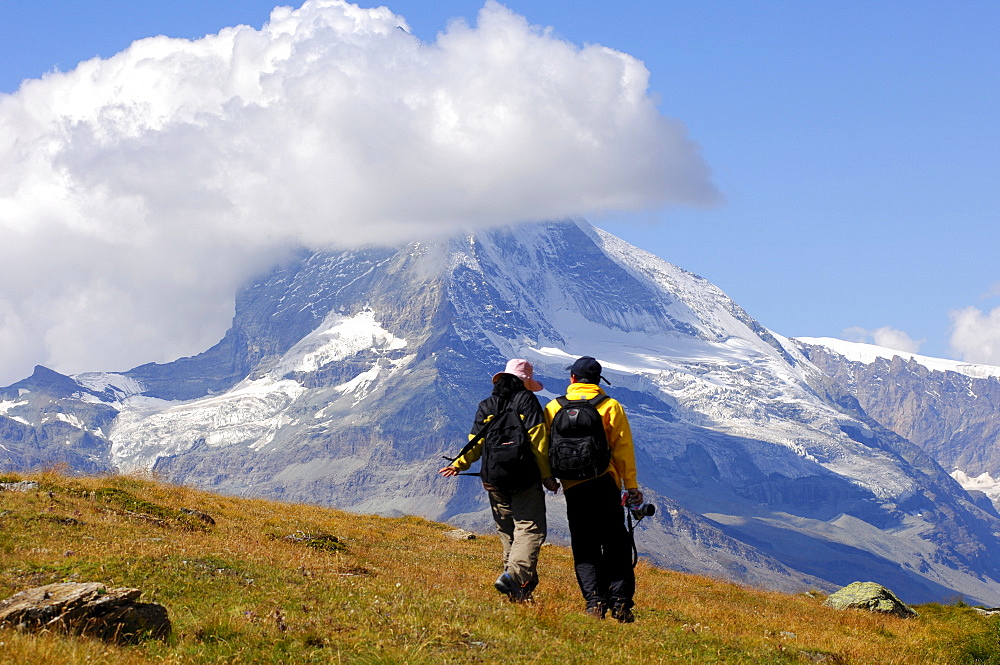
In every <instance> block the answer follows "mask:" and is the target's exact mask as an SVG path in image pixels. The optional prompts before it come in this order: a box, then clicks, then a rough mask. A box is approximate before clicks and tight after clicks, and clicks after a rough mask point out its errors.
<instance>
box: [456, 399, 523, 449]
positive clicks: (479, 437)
mask: <svg viewBox="0 0 1000 665" xmlns="http://www.w3.org/2000/svg"><path fill="white" fill-rule="evenodd" d="M513 410H514V405H513V404H511V405H509V406H508V407H507V408H506V409H503V410H501V411H500V413H498V414H496V415H495V416H493V417H492V418H491V419H490V420H488V421H487V422H486V426H485V427H483V428H482V429H481V430H479V433H478V434H476V435H475V436H474V437H472V438H471V439H469V442H468V443H467V444H465V446H464V447H463V448H462V450H461V451H460V452H459V453H458V455H457V456H455V457H445V459H446V460H448V461H449V462H454V461H455V460H457V459H458V458H459V457H461V456H462V455H464V454H465V453H467V452H469V451H470V450H472V448H473V447H474V446H475V445H476V444H477V443H479V442H480V441H481V440H482V439H483V437H484V436H486V433H487V432H489V431H490V428H491V427H493V425H495V424H496V422H497V421H498V420H500V416H503V415H505V414H507V412H508V411H513Z"/></svg>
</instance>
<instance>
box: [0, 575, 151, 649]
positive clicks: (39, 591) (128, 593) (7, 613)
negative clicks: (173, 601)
mask: <svg viewBox="0 0 1000 665" xmlns="http://www.w3.org/2000/svg"><path fill="white" fill-rule="evenodd" d="M141 594H142V592H141V591H140V590H139V589H124V588H123V589H110V590H109V589H107V588H105V586H104V585H103V584H100V583H98V582H85V583H76V582H66V583H61V584H49V585H46V586H42V587H37V588H34V589H28V590H27V591H22V592H20V593H17V594H14V595H13V596H11V597H10V598H8V599H7V600H4V601H3V602H0V626H4V625H5V626H11V627H13V628H17V629H18V630H25V631H29V632H37V631H40V630H63V631H66V632H68V633H74V634H77V635H86V636H88V637H98V638H101V639H104V640H108V641H113V642H118V643H131V642H136V641H140V640H143V639H147V638H165V637H167V636H168V635H169V634H170V619H169V618H168V617H167V610H166V608H164V607H163V606H162V605H159V604H157V603H138V602H136V601H137V600H138V598H139V596H140V595H141Z"/></svg>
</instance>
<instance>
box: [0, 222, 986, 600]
mask: <svg viewBox="0 0 1000 665" xmlns="http://www.w3.org/2000/svg"><path fill="white" fill-rule="evenodd" d="M579 355H593V356H595V357H597V358H599V359H600V360H601V361H602V363H603V364H604V366H605V376H607V377H608V378H609V379H610V381H611V383H612V387H610V388H609V389H608V391H609V393H610V394H611V395H612V396H614V397H615V398H617V399H618V400H619V401H621V402H622V403H623V404H624V405H625V408H626V410H627V411H628V413H629V415H630V419H631V421H632V427H633V431H634V433H635V437H636V447H637V455H638V462H639V468H640V473H639V480H640V483H641V484H642V485H643V487H644V488H645V489H646V490H648V494H649V496H650V497H651V498H652V499H653V500H654V501H655V502H656V503H657V504H658V505H659V506H660V508H661V510H660V512H659V513H658V514H657V517H656V519H651V520H645V521H644V522H643V524H642V530H641V532H640V533H639V534H637V541H638V545H639V547H640V551H641V552H642V553H643V554H644V555H645V556H647V557H649V558H651V559H653V560H654V561H656V562H657V563H659V564H662V565H665V566H669V567H673V568H677V569H680V570H687V571H692V572H699V573H708V574H712V575H717V576H723V577H727V578H730V579H737V580H740V581H743V582H747V583H751V584H757V585H761V586H769V587H774V588H781V589H789V590H791V589H795V590H797V589H801V588H805V587H819V588H833V587H834V586H842V585H844V584H847V583H850V582H853V581H855V578H857V577H858V576H865V575H866V574H867V576H869V577H872V578H877V579H878V581H880V582H882V583H884V584H886V585H887V586H890V587H892V588H893V589H895V590H897V592H899V593H900V594H901V595H903V596H904V597H907V598H908V599H909V600H911V602H921V601H925V600H940V599H945V598H950V597H953V596H955V595H956V594H960V595H964V596H966V597H968V598H970V599H976V600H982V601H984V602H987V603H991V600H989V599H991V598H993V597H995V596H996V595H997V593H998V592H1000V582H998V580H1000V558H998V555H996V554H994V552H998V551H1000V549H998V548H997V545H1000V542H998V536H997V534H998V533H1000V519H998V517H997V515H996V512H995V511H993V510H990V509H989V508H990V507H989V506H986V505H983V504H982V502H979V503H977V501H976V499H975V498H974V497H972V496H970V495H969V494H968V493H967V492H966V491H965V490H963V489H962V487H961V486H960V485H959V484H958V483H957V482H956V481H955V480H954V479H953V478H951V477H950V476H949V475H948V474H947V473H946V472H945V471H944V470H943V469H942V468H941V467H940V466H939V465H938V464H937V463H936V462H935V461H934V460H933V459H932V458H931V457H930V456H929V455H928V454H926V453H925V452H924V451H923V450H921V449H920V448H919V447H918V446H916V445H914V444H913V443H912V442H910V441H908V440H906V439H905V438H903V437H902V436H900V435H899V434H898V433H897V432H894V431H892V430H891V429H890V428H889V427H887V426H886V424H885V423H884V422H881V421H880V420H879V419H878V418H875V417H872V416H871V414H869V413H868V412H867V411H866V409H865V408H864V407H863V405H862V404H861V403H860V402H859V400H858V399H857V398H856V397H855V396H854V395H852V394H851V392H850V391H849V390H848V389H846V388H845V386H844V385H843V384H842V383H841V382H839V381H838V380H835V379H834V378H832V377H831V376H829V375H828V374H827V373H824V371H822V370H821V368H820V367H818V366H817V364H816V363H814V362H812V361H811V360H810V359H809V357H807V354H806V353H805V352H804V351H803V348H802V347H800V346H798V345H796V344H795V343H793V342H792V341H790V340H788V339H785V338H783V337H781V336H780V335H778V334H776V333H773V332H772V331H769V330H767V329H766V328H764V327H763V326H761V325H760V324H759V323H758V322H756V321H755V320H754V319H753V318H752V317H751V316H750V315H749V314H747V313H746V312H745V311H744V310H743V309H742V308H740V307H739V306H738V305H737V304H736V303H734V302H733V301H732V300H731V299H729V298H728V297H727V296H726V295H725V294H724V293H722V292H721V291H720V290H719V289H718V288H716V287H715V286H714V285H712V284H710V283H709V282H707V281H706V280H704V279H702V278H700V277H698V276H697V275H693V274H692V273H689V272H687V271H684V270H682V269H680V268H677V267H676V266H673V265H671V264H669V263H667V262H665V261H663V260H662V259H659V258H658V257H655V256H653V255H651V254H648V253H646V252H643V251H641V250H639V249H637V248H635V247H632V246H631V245H628V244H627V243H624V242H623V241H621V240H620V239H618V238H615V237H614V236H612V235H610V234H607V233H606V232H604V231H602V230H600V229H596V228H594V227H592V226H590V225H589V224H587V223H585V222H550V223H539V224H529V225H521V226H517V227H511V228H504V229H495V230H491V231H485V232H481V233H477V234H474V235H462V236H458V237H453V238H449V239H444V240H440V241H437V242H426V243H412V244H410V245H407V246H406V247H403V248H385V249H368V250H359V251H353V252H315V253H303V254H302V255H300V256H298V257H296V258H295V259H294V260H292V261H290V262H289V263H288V264H287V265H284V266H282V267H280V268H278V269H276V270H275V271H274V272H273V273H271V274H270V275H268V276H266V277H264V278H263V279H261V280H260V281H258V282H257V283H255V284H253V285H251V286H250V287H249V288H247V289H246V290H245V291H244V292H243V293H242V294H241V295H240V297H239V299H238V301H237V313H236V316H235V318H234V323H233V327H232V328H231V329H230V331H229V332H228V333H227V334H226V336H225V338H224V339H223V340H222V341H220V343H219V344H218V345H216V346H215V347H213V348H212V349H209V350H208V351H206V352H205V353H203V354H200V355H198V356H195V357H192V358H184V359H181V360H178V361H176V362H174V363H168V364H164V365H144V366H142V367H138V368H136V369H134V370H131V371H129V372H125V373H122V374H99V373H95V374H87V375H80V376H77V377H59V375H55V373H52V372H50V371H49V370H45V369H44V368H40V369H39V370H37V371H36V372H35V374H34V375H33V376H32V377H30V378H29V379H26V380H25V381H22V382H19V383H16V384H14V385H12V386H9V387H7V388H3V389H0V428H2V429H0V435H2V438H0V445H3V446H4V447H5V449H7V454H8V458H7V459H8V462H7V464H8V466H13V467H21V468H24V467H28V466H31V465H32V464H36V463H37V462H39V461H40V460H42V459H46V458H47V459H48V461H49V462H50V463H51V462H52V461H65V462H66V463H67V464H69V465H70V466H71V467H72V468H79V469H80V470H82V471H87V472H93V471H95V470H100V469H102V468H103V469H119V470H124V471H136V470H139V471H143V470H148V471H153V472H155V473H156V474H159V475H161V476H162V477H164V478H166V479H169V480H171V481H175V482H182V483H186V484H192V485H196V486H200V487H204V488H208V489H212V490H215V491H221V492H227V493H232V494H239V495H250V496H253V495H261V496H268V497H274V498H280V499H287V500H295V501H306V502H313V503H320V504H325V505H333V506H337V507H341V508H347V509H350V510H355V511H359V512H371V513H378V514H417V515H421V516H425V517H429V518H431V519H437V520H447V521H449V522H452V523H454V524H456V525H459V526H463V527H467V528H475V529H489V528H490V522H491V520H490V515H489V509H488V506H487V503H486V501H485V500H484V495H483V492H482V490H481V489H479V488H478V486H477V484H476V483H475V482H474V481H472V480H469V479H464V478H463V479H459V480H458V482H456V481H455V480H452V481H448V480H445V479H441V478H438V477H436V476H435V473H434V471H435V470H436V469H437V468H438V466H440V463H441V459H440V458H441V456H442V455H444V454H453V453H454V452H455V451H456V450H457V449H458V448H460V447H461V442H462V441H463V440H464V439H465V435H466V433H467V431H468V428H469V426H470V424H471V417H472V414H473V412H474V409H475V404H476V402H478V400H479V399H481V398H482V397H483V396H485V395H486V394H487V393H488V391H489V377H491V376H492V374H493V373H494V372H495V371H497V370H498V369H499V368H502V367H503V365H504V362H505V360H506V359H507V358H510V357H525V358H528V359H530V360H531V362H532V363H533V364H534V365H535V368H536V374H537V376H538V377H539V378H540V379H541V380H542V381H543V383H545V384H546V388H547V390H546V391H544V392H543V393H542V394H541V395H540V398H541V399H542V401H543V402H544V401H546V400H547V399H550V398H552V397H555V396H556V395H558V394H560V393H561V387H562V386H563V385H564V384H565V382H566V379H567V377H566V372H565V369H564V368H565V367H566V365H568V364H569V363H570V362H571V361H572V359H573V358H575V357H577V356H579ZM53 375H54V376H53ZM74 419H75V420H74ZM59 455H61V456H62V457H59ZM0 459H2V458H0ZM88 465H89V466H88ZM549 503H550V508H551V511H550V514H551V516H552V518H551V532H552V536H553V538H555V539H557V540H559V539H561V538H565V536H566V529H565V520H564V517H563V516H564V511H563V510H562V506H561V505H560V503H561V497H550V498H549ZM993 604H995V603H993Z"/></svg>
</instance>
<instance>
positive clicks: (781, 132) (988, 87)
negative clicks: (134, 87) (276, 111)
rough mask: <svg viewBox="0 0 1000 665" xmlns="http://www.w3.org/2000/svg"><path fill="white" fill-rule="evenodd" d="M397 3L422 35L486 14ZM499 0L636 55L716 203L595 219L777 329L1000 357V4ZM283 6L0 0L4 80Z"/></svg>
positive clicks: (559, 33) (462, 5)
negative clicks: (693, 147) (706, 173)
mask: <svg viewBox="0 0 1000 665" xmlns="http://www.w3.org/2000/svg"><path fill="white" fill-rule="evenodd" d="M359 4H360V5H361V6H362V7H373V6H377V5H373V4H370V3H363V2H362V3H359ZM386 4H387V5H388V6H389V8H390V9H391V10H392V11H393V12H394V13H396V14H400V15H402V16H404V17H405V18H406V21H407V23H408V24H409V26H410V28H411V30H412V32H413V34H414V35H415V36H416V37H417V38H419V39H420V40H421V41H423V42H426V43H432V42H434V41H435V40H436V39H437V35H438V33H439V32H441V31H444V30H445V29H446V27H447V25H448V21H449V19H451V18H454V17H459V18H463V19H465V21H466V22H467V23H469V24H470V25H475V23H476V15H477V12H478V11H479V9H480V8H481V7H482V3H481V2H474V1H468V2H465V1H459V0H454V1H450V2H435V3H429V2H423V1H416V0H400V1H398V2H391V3H386ZM503 4H504V5H505V6H506V7H507V8H509V9H510V10H511V11H512V12H514V13H516V14H519V15H521V16H523V17H525V18H526V19H527V21H528V22H529V23H531V24H533V25H536V26H542V27H551V33H550V34H551V36H552V37H553V38H555V39H559V40H565V41H568V42H570V43H572V44H574V45H576V46H577V47H583V46H584V45H585V44H602V45H604V46H607V47H610V48H613V49H616V50H618V51H622V52H624V53H627V54H629V55H631V56H633V57H634V58H636V59H638V60H640V61H642V63H644V65H645V67H646V68H647V69H648V71H649V87H650V92H651V95H652V97H653V98H654V100H655V101H656V103H657V104H658V109H659V112H660V113H661V114H662V115H664V116H667V117H669V118H673V119H676V120H678V121H680V122H681V123H683V126H684V128H686V132H687V136H688V138H689V139H690V140H691V141H694V142H695V143H696V144H697V146H698V147H699V148H700V153H701V157H702V158H703V159H704V162H705V163H707V166H708V168H709V169H710V171H711V177H712V182H714V185H715V187H716V188H717V189H718V191H719V192H720V193H721V197H722V200H720V201H717V202H716V203H714V204H710V205H695V206H687V205H669V204H668V205H649V206H645V209H641V210H627V211H621V212H616V211H614V210H611V211H608V212H606V213H603V214H602V213H594V214H591V215H589V216H588V219H590V221H592V222H593V223H595V224H597V225H598V226H602V227H604V228H606V229H608V230H609V231H611V232H613V233H615V234H616V235H619V236H621V237H623V238H624V239H626V240H628V241H630V242H632V243H633V244H636V245H638V246H639V247H642V248H644V249H647V250H649V251H651V252H653V253H655V254H657V255H659V256H661V257H663V258H664V259H666V260H668V261H670V262H672V263H675V264H677V265H679V266H681V267H683V268H686V269H688V270H691V271H693V272H696V273H698V274H700V275H702V276H703V277H705V278H707V279H709V280H710V281H712V282H714V283H715V284H717V285H718V286H719V287H721V288H722V289H723V290H724V291H726V292H727V293H728V294H729V295H730V296H732V297H733V298H734V299H735V300H736V301H737V302H738V303H739V304H741V305H742V306H743V307H744V308H745V309H746V310H747V311H748V312H749V313H750V314H751V315H752V316H754V317H755V318H757V319H758V320H759V321H760V322H761V323H763V324H764V325H765V326H767V327H769V328H771V329H772V330H774V331H776V332H778V333H780V334H783V335H787V336H831V337H841V338H851V339H856V340H859V341H871V340H872V339H876V340H878V341H881V342H882V343H883V344H886V345H891V344H889V342H890V341H893V342H895V343H896V344H897V346H898V347H899V348H903V347H906V349H905V350H910V351H918V352H920V353H922V354H925V355H932V356H940V357H953V358H961V359H966V360H970V361H977V362H991V363H994V364H1000V309H997V308H1000V269H998V268H997V267H996V265H997V261H996V259H995V257H994V255H995V254H996V251H997V248H998V247H1000V242H998V241H1000V224H998V222H1000V194H998V192H1000V186H998V185H1000V182H998V181H1000V123H998V122H997V118H998V117H1000V40H998V39H997V38H996V35H997V34H998V33H1000V3H996V2H975V1H967V2H959V3H942V2H925V1H920V0H917V1H912V0H910V1H884V2H870V1H864V2H862V1H843V2H777V1H764V2H753V3H750V2H721V1H703V2H686V1H683V2H682V1H671V0H636V1H625V2H617V3H611V2H572V3H571V2H556V1H546V0H532V1H531V2H527V1H515V0H511V1H508V2H505V3H503ZM272 7H273V3H271V2H258V1H249V0H248V1H231V2H203V1H202V2H188V1H187V0H181V1H178V2H172V3H137V2H124V1H123V2H103V1H95V2H87V3H80V2H52V1H46V0H37V1H34V2H30V3H27V2H20V1H18V2H10V1H7V0H0V11H2V16H3V22H2V23H0V92H4V93H15V91H16V90H17V88H18V86H19V84H20V82H21V81H22V79H36V78H39V77H41V76H42V75H43V74H44V73H46V72H48V71H51V70H53V69H54V68H55V69H58V70H60V71H63V72H67V71H70V70H73V69H74V68H75V67H76V65H77V63H78V62H80V61H81V60H86V59H89V58H92V57H94V56H100V57H102V58H108V57H110V56H112V55H114V54H115V53H118V52H119V51H122V50H123V49H126V48H127V47H129V45H130V44H131V43H132V42H133V41H134V40H136V39H140V38H144V37H149V36H154V35H158V34H165V35H167V36H170V37H183V38H188V39H197V38H200V37H201V36H203V35H206V34H211V33H217V32H219V30H220V29H222V28H224V27H227V26H234V25H237V24H246V25H249V26H251V27H254V28H260V27H261V26H262V25H263V24H264V23H265V22H266V21H267V20H268V16H269V14H270V12H271V9H272ZM261 260H263V259H261ZM2 313H3V312H2V311H0V315H2ZM991 314H992V315H993V316H992V317H991ZM879 330H881V332H880V333H879V334H878V335H874V336H873V333H874V332H875V331H879ZM956 330H957V331H958V332H959V333H960V334H959V336H957V337H954V335H956ZM39 362H41V360H40V361H39ZM94 369H97V368H94Z"/></svg>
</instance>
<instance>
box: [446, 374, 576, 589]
mask: <svg viewBox="0 0 1000 665" xmlns="http://www.w3.org/2000/svg"><path fill="white" fill-rule="evenodd" d="M532 373H533V368H532V366H531V363H529V362H528V361H527V360H524V359H522V358H515V359H513V360H511V361H509V362H508V363H507V366H506V367H505V368H504V370H503V371H502V372H498V373H497V374H495V375H494V376H493V394H491V395H490V396H489V397H487V398H486V399H484V400H483V401H482V402H480V403H479V408H478V410H477V411H476V418H475V421H474V422H473V424H472V431H471V433H470V434H469V440H470V441H471V440H473V439H475V438H476V435H477V434H479V433H480V432H481V431H483V430H484V429H485V428H486V427H487V426H488V425H489V423H490V421H492V420H493V419H494V418H497V417H498V416H500V415H501V414H502V413H503V412H504V411H505V410H506V409H507V408H508V407H510V408H512V409H513V412H514V413H516V414H517V416H518V417H519V418H520V420H521V422H522V423H523V424H524V430H526V432H527V436H526V439H527V440H526V441H525V442H524V444H525V445H527V446H530V454H531V457H533V458H534V459H533V461H534V464H531V459H530V458H528V459H527V463H526V464H525V466H524V467H522V468H523V471H519V472H518V473H516V474H515V475H516V477H514V478H513V479H511V480H509V481H508V482H505V483H504V485H505V486H503V487H499V486H497V485H495V484H493V483H491V482H488V481H489V474H488V472H487V466H488V465H489V460H487V459H485V458H484V460H483V467H482V469H483V470H482V471H481V474H482V475H483V488H484V489H486V491H487V492H488V493H489V497H490V507H491V508H492V510H493V519H494V520H495V521H496V525H497V533H499V534H500V542H501V543H502V544H503V564H504V572H503V573H502V574H501V575H500V577H498V578H497V580H496V582H495V583H494V586H495V587H496V588H497V590H498V591H499V592H500V593H502V594H505V595H506V596H507V597H508V598H509V599H510V600H511V601H513V602H522V601H527V600H530V599H531V593H532V591H533V590H534V588H535V587H536V586H537V585H538V570H537V568H538V552H539V550H540V549H541V547H542V543H543V542H545V531H546V523H545V496H544V493H543V491H542V486H543V485H544V486H545V487H546V488H547V489H549V490H551V491H553V492H555V491H557V490H558V489H559V484H558V483H557V482H556V481H555V479H554V478H552V473H551V472H550V471H549V456H548V429H547V426H546V424H545V417H544V415H543V413H542V407H541V405H540V404H539V403H538V398H537V397H536V396H535V392H537V391H539V390H541V389H542V384H541V383H539V382H538V381H535V379H534V378H533V376H532ZM495 424H496V423H495ZM488 437H489V433H487V435H486V437H485V438H481V439H480V440H479V441H478V442H476V443H475V444H474V445H473V447H472V448H471V449H469V450H468V451H467V452H465V454H463V455H461V456H459V457H458V458H457V459H456V460H455V461H454V462H452V463H451V464H450V465H449V466H446V467H444V468H443V469H441V470H440V471H438V473H440V474H441V475H442V476H445V477H450V476H455V475H457V474H458V473H459V472H460V471H464V470H466V469H468V468H469V466H471V465H472V463H473V462H475V461H476V460H478V459H479V458H480V456H481V455H482V454H483V448H484V441H488V440H489V438H488Z"/></svg>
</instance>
